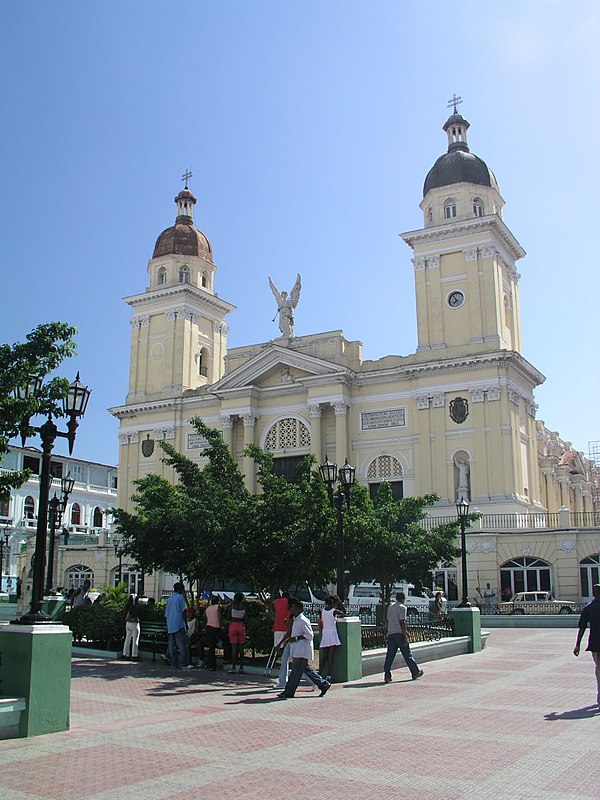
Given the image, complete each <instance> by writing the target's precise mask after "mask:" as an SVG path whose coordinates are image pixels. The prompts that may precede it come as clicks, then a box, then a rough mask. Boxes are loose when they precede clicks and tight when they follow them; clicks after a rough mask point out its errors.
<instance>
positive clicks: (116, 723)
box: [87, 707, 223, 732]
mask: <svg viewBox="0 0 600 800" xmlns="http://www.w3.org/2000/svg"><path fill="white" fill-rule="evenodd" d="M221 711H223V709H222V708H216V707H215V708H208V707H205V708H195V709H191V710H188V709H187V708H186V709H185V710H173V711H163V712H162V713H156V711H152V712H150V711H148V712H147V713H145V714H136V712H135V711H133V710H132V712H131V713H130V714H129V715H128V716H127V717H126V718H125V719H114V718H113V719H109V720H106V721H105V722H100V721H98V722H96V721H94V720H91V721H90V722H89V724H88V725H87V727H88V728H89V729H90V730H94V731H99V732H100V731H115V732H116V731H130V730H140V729H141V728H143V727H145V726H146V725H151V726H152V728H154V726H155V725H161V724H162V723H164V722H179V721H181V720H182V719H189V720H190V721H192V720H193V718H194V716H200V715H204V714H219V713H220V712H221Z"/></svg>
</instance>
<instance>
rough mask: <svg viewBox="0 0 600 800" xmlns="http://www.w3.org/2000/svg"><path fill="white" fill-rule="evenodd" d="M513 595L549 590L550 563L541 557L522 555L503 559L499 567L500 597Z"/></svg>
mask: <svg viewBox="0 0 600 800" xmlns="http://www.w3.org/2000/svg"><path fill="white" fill-rule="evenodd" d="M508 591H510V593H511V594H510V596H511V597H514V595H515V594H516V593H517V592H551V591H552V565H551V564H549V563H548V562H547V561H544V560H543V559H541V558H532V557H530V556H522V557H520V558H511V559H510V561H505V563H504V564H502V565H501V567H500V592H501V595H502V597H504V596H505V594H506V596H508Z"/></svg>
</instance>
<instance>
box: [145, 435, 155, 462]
mask: <svg viewBox="0 0 600 800" xmlns="http://www.w3.org/2000/svg"><path fill="white" fill-rule="evenodd" d="M153 452H154V439H151V438H150V434H147V436H146V438H145V439H144V441H143V442H142V455H143V456H144V458H150V456H151V455H152V453H153Z"/></svg>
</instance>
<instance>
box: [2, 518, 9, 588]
mask: <svg viewBox="0 0 600 800" xmlns="http://www.w3.org/2000/svg"><path fill="white" fill-rule="evenodd" d="M9 540H10V534H9V533H7V532H6V531H5V532H4V535H3V536H0V592H1V591H2V567H3V565H4V550H6V552H7V554H8V556H9V558H10V550H9V549H8V542H9ZM7 560H8V559H7Z"/></svg>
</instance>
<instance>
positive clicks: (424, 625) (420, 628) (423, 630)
mask: <svg viewBox="0 0 600 800" xmlns="http://www.w3.org/2000/svg"><path fill="white" fill-rule="evenodd" d="M452 623H453V620H452V618H451V617H450V616H449V615H448V614H442V615H441V616H434V615H431V614H414V615H412V616H411V617H410V620H409V621H408V622H407V625H406V628H407V630H408V635H409V638H410V641H411V642H413V643H414V642H439V640H440V639H444V638H448V637H449V636H454V628H453V624H452ZM361 639H362V649H363V650H374V649H375V648H379V647H386V645H387V630H386V628H385V627H384V626H382V625H363V627H362V629H361Z"/></svg>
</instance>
